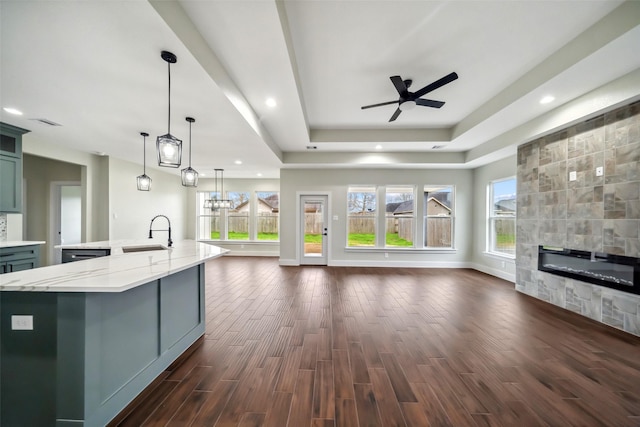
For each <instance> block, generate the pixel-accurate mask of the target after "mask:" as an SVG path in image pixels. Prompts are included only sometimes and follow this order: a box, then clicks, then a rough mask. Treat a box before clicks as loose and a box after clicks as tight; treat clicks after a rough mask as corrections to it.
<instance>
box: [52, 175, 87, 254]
mask: <svg viewBox="0 0 640 427" xmlns="http://www.w3.org/2000/svg"><path fill="white" fill-rule="evenodd" d="M53 198H54V200H52V203H53V206H54V209H53V212H52V215H53V224H54V227H53V228H54V235H53V239H52V241H53V245H52V250H53V258H52V260H53V263H54V264H60V263H61V262H62V251H61V249H59V248H58V249H55V248H54V247H53V246H57V245H72V244H75V243H80V242H81V241H82V238H81V235H82V187H80V185H79V183H77V184H76V183H61V182H54V183H53Z"/></svg>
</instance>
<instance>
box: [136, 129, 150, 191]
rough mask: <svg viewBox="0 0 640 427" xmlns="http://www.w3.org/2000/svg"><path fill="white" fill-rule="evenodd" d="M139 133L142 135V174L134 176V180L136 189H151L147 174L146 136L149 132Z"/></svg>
mask: <svg viewBox="0 0 640 427" xmlns="http://www.w3.org/2000/svg"><path fill="white" fill-rule="evenodd" d="M140 135H142V144H143V149H142V152H143V153H144V154H143V155H142V164H143V166H142V167H143V169H142V175H140V176H138V177H137V178H136V181H137V183H138V190H140V191H149V190H151V178H149V176H148V175H147V137H148V136H149V134H148V133H146V132H140Z"/></svg>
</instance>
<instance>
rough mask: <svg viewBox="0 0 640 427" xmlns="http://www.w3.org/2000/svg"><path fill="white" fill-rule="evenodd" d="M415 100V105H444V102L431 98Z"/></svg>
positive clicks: (434, 106) (436, 106) (439, 106)
mask: <svg viewBox="0 0 640 427" xmlns="http://www.w3.org/2000/svg"><path fill="white" fill-rule="evenodd" d="M415 101H416V104H417V105H422V106H423V107H433V108H441V107H442V106H443V105H444V102H442V101H434V100H433V99H422V98H418V99H416V100H415Z"/></svg>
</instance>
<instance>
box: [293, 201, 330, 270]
mask: <svg viewBox="0 0 640 427" xmlns="http://www.w3.org/2000/svg"><path fill="white" fill-rule="evenodd" d="M327 204H328V196H327V195H317V196H313V195H301V196H300V233H299V236H300V239H299V240H300V242H299V244H300V254H301V256H300V265H327V259H328V256H327V255H328V254H327V250H328V247H329V221H328V217H329V213H328V209H327Z"/></svg>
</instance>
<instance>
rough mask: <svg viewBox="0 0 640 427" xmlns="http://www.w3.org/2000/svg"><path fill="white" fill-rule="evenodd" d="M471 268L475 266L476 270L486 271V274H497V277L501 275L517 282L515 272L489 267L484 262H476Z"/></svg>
mask: <svg viewBox="0 0 640 427" xmlns="http://www.w3.org/2000/svg"><path fill="white" fill-rule="evenodd" d="M471 268H473V269H474V270H478V271H481V272H483V273H486V274H490V275H492V276H495V277H499V278H500V279H503V280H506V281H508V282H511V283H516V275H515V274H511V273H507V272H505V271H502V270H498V269H497V268H491V267H487V266H485V265H482V264H475V263H472V264H471Z"/></svg>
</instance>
